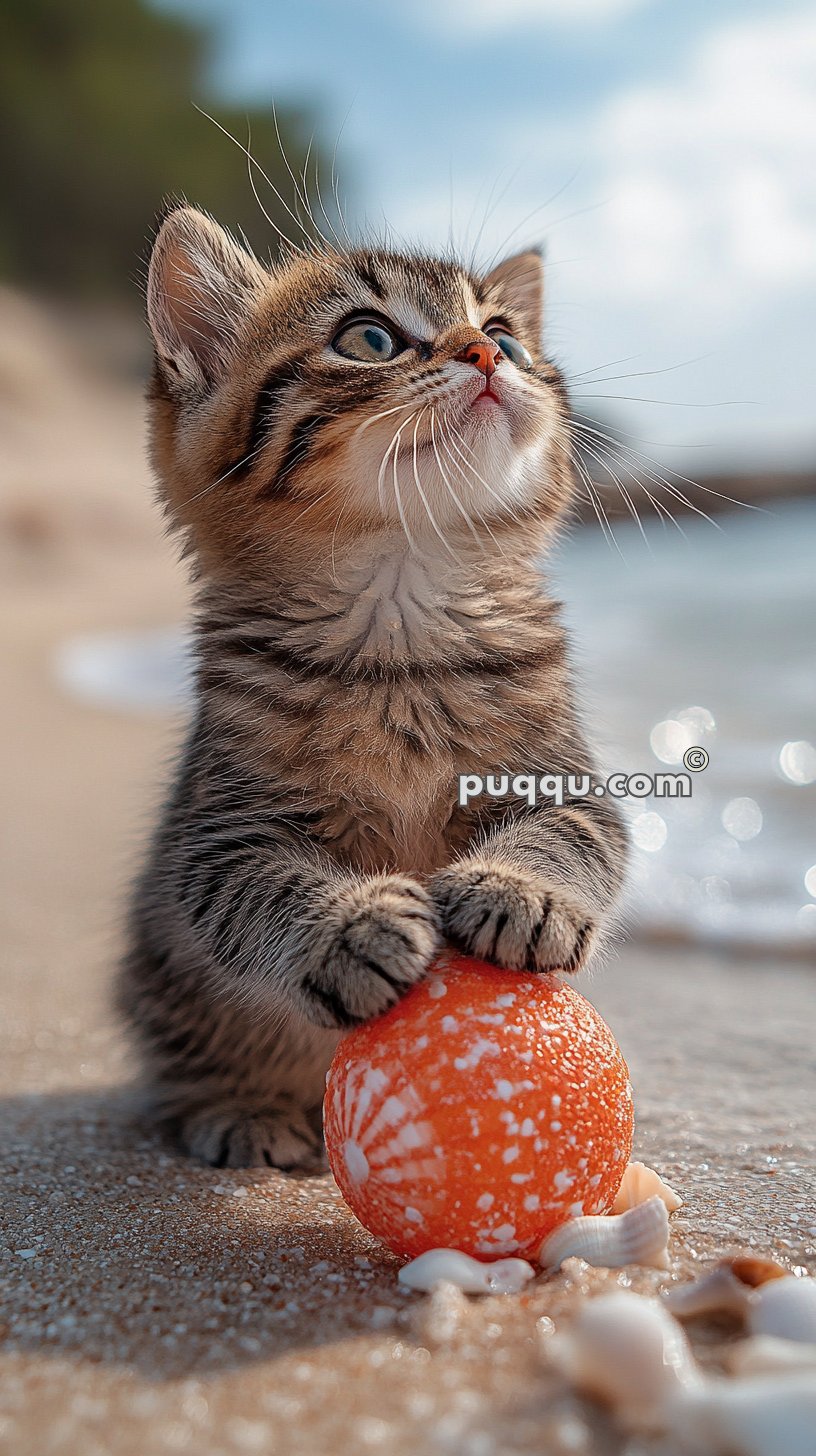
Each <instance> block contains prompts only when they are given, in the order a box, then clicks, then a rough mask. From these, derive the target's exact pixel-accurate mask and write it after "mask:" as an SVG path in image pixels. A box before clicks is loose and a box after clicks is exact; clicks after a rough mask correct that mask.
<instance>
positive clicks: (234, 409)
mask: <svg viewBox="0 0 816 1456" xmlns="http://www.w3.org/2000/svg"><path fill="white" fill-rule="evenodd" d="M540 295H541V270H540V262H539V260H538V258H537V257H536V256H535V255H529V254H524V255H521V256H520V257H519V258H515V259H510V260H508V262H507V263H505V264H503V265H500V267H499V268H498V269H496V270H495V271H494V272H493V273H492V274H490V275H488V276H487V277H484V278H480V277H476V276H473V275H471V274H469V273H468V272H467V271H466V270H464V269H462V268H461V267H459V266H458V265H457V264H455V263H453V262H451V261H449V260H436V261H435V260H431V259H427V258H423V257H413V256H409V255H400V254H389V253H384V252H375V251H369V252H360V253H353V252H352V253H349V254H337V253H330V252H328V251H325V252H314V253H309V254H308V255H298V256H292V257H290V258H289V259H287V260H286V261H285V262H284V263H283V264H282V265H281V266H280V267H279V268H278V270H277V271H276V272H275V273H268V272H266V271H265V270H263V269H262V268H261V267H260V265H259V264H258V263H256V262H255V260H254V259H252V258H251V257H250V256H249V255H248V254H246V253H245V252H244V251H243V250H242V249H239V248H238V247H237V245H236V244H234V243H233V242H232V241H231V240H230V239H229V237H228V236H227V235H226V234H225V233H223V232H222V231H221V229H219V228H217V227H216V225H215V224H214V223H212V222H211V221H210V220H209V219H207V218H205V217H204V216H203V215H202V214H199V213H195V212H193V211H191V210H190V209H187V208H183V209H180V210H178V211H176V212H174V213H171V215H170V216H169V218H168V219H167V220H166V221H165V223H164V225H163V227H162V230H161V232H160V234H159V237H158V240H157V242H156V245H155V248H154V253H153V259H152V262H151V274H150V290H149V313H150V322H151V326H152V329H153V333H154V338H155V343H156V364H155V370H154V376H153V384H152V388H151V426H152V450H153V460H154V465H155V468H156V471H157V475H158V479H159V482H160V488H161V495H162V500H163V502H164V505H165V508H166V510H167V512H168V515H169V518H170V520H171V522H172V524H173V526H174V527H175V528H176V529H177V530H178V531H179V532H180V533H181V534H182V536H183V539H184V542H185V547H186V550H187V552H188V554H189V555H190V557H191V558H192V561H193V567H194V575H195V578H196V583H197V598H196V611H195V619H194V631H195V642H196V659H197V688H198V692H197V699H198V706H197V712H196V715H195V721H194V723H193V725H192V727H191V730H190V734H189V739H188V742H187V746H186V749H185V752H184V755H183V759H182V762H181V763H180V765H179V769H178V773H177V776H176V781H175V785H174V788H173V792H172V794H171V796H170V798H169V801H168V803H167V806H166V808H165V811H164V814H163V816H162V820H161V823H160V825H159V827H158V830H157V832H156V835H155V837H154V841H153V844H152V847H151V850H150V853H149V856H148V858H147V862H146V865H145V867H144V870H143V872H142V875H141V877H140V879H139V882H138V885H137V887H136V891H135V894H134V897H133V903H132V912H131V929H130V943H129V951H128V955H127V957H126V960H125V964H124V967H123V971H122V975H121V979H120V1004H121V1007H122V1010H123V1012H124V1014H125V1015H126V1017H127V1018H128V1020H129V1021H130V1023H131V1026H132V1028H133V1030H134V1033H135V1035H136V1037H137V1040H138V1042H139V1044H140V1047H141V1050H142V1054H143V1059H144V1065H145V1071H146V1076H147V1079H148V1081H149V1083H150V1086H151V1088H152V1092H153V1098H154V1104H155V1106H156V1109H157V1111H158V1113H159V1114H160V1115H161V1116H164V1117H166V1118H168V1119H170V1120H172V1121H173V1123H174V1124H175V1125H176V1126H177V1128H178V1130H179V1132H180V1135H181V1138H182V1140H183V1142H184V1144H185V1145H186V1146H187V1147H188V1149H189V1150H190V1151H191V1152H192V1153H193V1154H194V1155H196V1156H199V1157H202V1158H204V1159H205V1160H207V1161H209V1162H211V1163H215V1164H228V1165H230V1166H237V1165H243V1164H254V1163H264V1162H265V1163H268V1164H271V1165H275V1166H281V1167H293V1166H299V1167H301V1166H305V1165H309V1164H311V1163H314V1164H317V1163H319V1161H320V1156H321V1149H322V1142H321V1136H320V1107H321V1100H322V1092H323V1083H324V1077H325V1071H326V1067H327V1065H328V1061H329V1058H330V1056H331V1054H332V1051H333V1048H334V1046H335V1045H336V1041H337V1038H338V1035H339V1034H340V1032H341V1031H342V1030H343V1029H344V1028H346V1027H349V1026H352V1025H355V1024H357V1023H358V1022H360V1021H362V1020H365V1019H367V1018H369V1017H371V1016H374V1015H376V1014H378V1013H379V1012H381V1011H383V1010H385V1009H386V1008H387V1007H388V1006H389V1005H391V1004H393V1002H394V1001H395V1000H396V999H397V998H398V997H399V996H400V995H401V994H402V993H403V991H404V990H405V989H406V988H407V987H408V986H410V985H411V984H412V983H413V982H415V981H416V980H417V979H418V978H419V977H421V976H422V975H423V974H424V973H425V970H426V968H427V966H428V964H429V961H430V960H431V959H432V957H433V955H434V953H435V952H436V950H437V948H438V947H439V946H440V945H441V944H442V942H443V940H444V939H445V938H447V939H449V940H451V941H453V942H454V943H456V944H458V945H460V946H462V947H464V948H466V949H469V950H472V951H474V952H475V953H477V954H479V955H483V956H485V957H486V958H487V959H490V960H493V961H495V962H496V963H497V964H499V965H505V966H516V967H529V968H531V969H534V970H545V969H547V968H550V967H556V966H558V967H562V968H564V969H566V970H570V971H572V970H578V969H580V968H581V967H582V966H583V965H584V964H585V963H586V961H587V959H588V957H589V956H590V954H591V953H592V950H593V949H594V947H595V945H596V944H597V942H598V940H599V938H600V936H601V933H602V930H603V926H604V922H605V921H607V919H608V916H609V912H610V910H611V909H612V906H613V903H614V900H615V897H616V894H617V892H618V889H619V886H620V882H621V877H622V874H623V870H624V865H625V859H626V844H625V836H624V833H623V830H622V828H621V823H620V820H619V817H618V815H617V812H616V810H615V808H614V806H613V805H612V804H611V803H610V802H609V801H608V800H606V799H604V798H596V797H594V796H593V795H590V796H589V797H586V798H582V799H580V800H576V802H575V803H574V804H570V805H564V806H563V807H562V808H558V807H556V806H544V807H541V808H538V809H536V810H529V809H527V808H526V807H525V806H523V805H520V804H519V803H518V802H516V801H513V800H509V799H508V800H499V801H489V800H483V801H478V800H477V801H474V802H472V803H471V804H470V805H469V806H468V807H467V808H460V807H458V805H457V794H456V787H457V777H458V775H459V774H461V773H472V772H483V773H498V772H501V771H502V770H510V771H514V772H518V771H522V770H523V771H525V772H526V771H529V772H538V773H545V772H547V773H552V772H558V771H562V772H575V773H590V774H592V773H593V772H594V765H593V763H592V758H591V754H590V752H589V750H588V748H587V746H586V743H585V741H584V738H583V735H582V731H581V728H580V726H579V724H578V720H577V715H576V712H575V709H574V706H573V694H572V685H571V677H570V670H569V665H568V661H567V656H566V644H565V637H564V632H563V629H562V627H561V625H560V621H559V614H558V609H557V606H556V605H555V604H554V603H553V602H552V601H551V600H550V599H549V598H548V596H547V594H546V591H545V588H544V585H543V582H542V577H541V571H540V564H539V563H540V555H541V552H542V551H543V549H544V547H545V546H546V544H547V542H548V541H549V540H550V538H551V537H552V535H553V533H554V531H555V530H556V529H557V526H558V523H559V521H560V519H561V517H562V516H563V513H564V511H565V509H566V507H567V504H568V502H569V496H570V490H571V470H570V463H569V462H570V444H569V417H568V407H567V401H566V395H565V392H564V389H563V386H562V384H561V381H560V377H559V375H558V373H557V371H556V369H555V368H554V366H553V365H552V364H551V363H549V362H548V361H547V360H546V359H545V358H544V357H543V355H542V354H541V352H540V346H539V331H540ZM357 309H365V310H367V311H370V312H371V313H373V314H376V315H377V316H382V317H385V318H386V319H390V320H392V322H393V323H394V324H395V325H396V326H397V329H398V331H399V333H400V334H401V336H402V338H403V339H404V341H405V343H406V347H405V349H404V351H403V353H402V354H400V355H398V357H397V358H396V359H394V360H393V361H392V362H389V363H387V364H373V365H372V364H359V363H356V362H352V361H350V360H348V359H345V358H341V357H340V356H339V355H337V354H336V353H334V352H333V351H332V349H331V341H332V338H333V337H334V334H335V332H336V330H337V328H338V327H339V325H340V324H341V323H342V322H343V320H344V319H346V318H347V317H348V315H349V314H351V313H352V312H353V311H354V310H357ZM496 320H500V322H501V327H502V328H504V329H506V330H507V331H508V332H512V333H513V334H515V336H516V337H517V338H518V339H520V340H521V342H522V343H523V344H525V345H526V347H527V349H528V350H529V352H530V354H531V356H532V364H531V366H530V368H529V369H523V368H521V367H519V368H517V367H516V365H515V364H512V363H511V362H510V361H509V360H508V359H505V358H504V357H502V358H501V360H500V362H499V363H498V366H497V369H496V373H495V375H494V376H493V382H494V383H495V387H496V389H497V390H499V391H500V397H501V405H500V407H497V408H490V409H489V410H488V409H486V408H485V409H484V410H480V409H479V407H477V405H476V403H475V401H476V394H477V392H479V391H481V389H482V387H483V385H484V376H483V375H482V374H480V372H479V370H478V369H474V367H473V365H472V364H468V363H467V362H463V361H462V360H460V359H457V355H459V354H462V353H463V352H464V351H466V348H467V346H468V345H470V344H471V343H472V341H473V340H474V338H475V339H477V340H479V339H482V340H484V338H485V334H484V331H483V327H489V326H490V324H491V321H496ZM406 421H408V422H409V426H408V428H406Z"/></svg>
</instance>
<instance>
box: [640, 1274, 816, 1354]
mask: <svg viewBox="0 0 816 1456" xmlns="http://www.w3.org/2000/svg"><path fill="white" fill-rule="evenodd" d="M663 1299H664V1301H665V1303H666V1304H667V1305H668V1308H669V1309H670V1310H671V1313H672V1314H673V1315H676V1317H677V1318H678V1319H694V1317H695V1316H696V1315H700V1314H735V1315H739V1316H740V1317H741V1318H742V1319H743V1320H744V1322H745V1325H746V1328H747V1330H748V1332H749V1333H750V1334H752V1335H773V1336H775V1337H776V1338H778V1339H784V1340H797V1341H799V1342H800V1343H802V1344H816V1280H814V1279H807V1278H804V1279H797V1278H796V1277H795V1276H794V1275H792V1274H790V1273H789V1272H788V1270H787V1269H783V1268H782V1265H781V1264H776V1263H775V1262H774V1261H773V1260H772V1259H756V1258H753V1257H746V1258H737V1259H726V1260H724V1261H723V1263H722V1264H719V1265H718V1266H717V1268H716V1269H713V1270H712V1272H711V1273H710V1274H705V1275H704V1276H703V1278H702V1279H697V1280H695V1281H694V1283H693V1284H681V1285H678V1286H677V1287H676V1288H674V1289H668V1290H666V1292H665V1293H664V1295H663Z"/></svg>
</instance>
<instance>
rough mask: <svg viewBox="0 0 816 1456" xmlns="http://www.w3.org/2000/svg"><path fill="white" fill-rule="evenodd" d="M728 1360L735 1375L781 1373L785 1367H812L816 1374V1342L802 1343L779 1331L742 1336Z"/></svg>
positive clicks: (732, 1348) (795, 1368) (731, 1350)
mask: <svg viewBox="0 0 816 1456" xmlns="http://www.w3.org/2000/svg"><path fill="white" fill-rule="evenodd" d="M726 1360H727V1364H728V1368H729V1370H730V1371H731V1373H732V1374H733V1375H779V1374H781V1373H782V1372H783V1371H785V1370H812V1371H813V1372H814V1375H816V1345H800V1344H799V1343H798V1342H797V1341H796V1340H781V1339H779V1338H778V1337H777V1336H776V1335H751V1336H750V1338H749V1339H747V1340H738V1341H737V1343H736V1344H735V1345H732V1346H731V1349H730V1350H729V1351H728V1353H727V1356H726Z"/></svg>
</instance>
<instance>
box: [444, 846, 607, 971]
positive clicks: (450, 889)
mask: <svg viewBox="0 0 816 1456" xmlns="http://www.w3.org/2000/svg"><path fill="white" fill-rule="evenodd" d="M431 893H432V895H433V897H434V899H435V901H436V903H437V905H438V907H439V915H440V920H441V923H442V930H443V932H444V933H445V935H447V936H448V938H449V939H450V940H451V941H453V943H454V944H455V945H458V946H459V947H460V948H461V949H462V950H464V951H467V952H468V953H469V954H470V955H475V956H480V957H481V958H482V959H483V960H487V961H493V962H494V963H495V964H496V965H498V966H505V967H507V968H508V969H510V970H528V971H554V970H562V971H570V972H572V971H579V970H581V968H582V967H583V966H584V965H585V964H586V961H587V959H588V956H589V953H590V951H591V948H592V943H593V941H594V938H595V924H594V921H593V920H592V918H591V917H590V916H589V915H587V913H586V911H585V910H584V909H582V908H581V906H580V905H579V903H578V902H577V901H576V900H575V899H573V898H572V897H571V896H570V895H569V894H568V893H567V892H566V891H565V890H563V889H561V888H560V887H559V886H556V885H549V884H547V883H546V882H545V881H544V880H542V879H540V878H539V877H538V876H536V875H532V874H528V873H527V872H526V871H525V870H522V869H517V868H516V867H515V866H513V865H507V864H503V863H501V862H500V861H491V860H481V861H469V862H468V863H467V864H458V865H451V866H450V868H449V869H446V870H442V871H441V872H440V873H439V874H438V875H437V876H436V877H435V879H434V880H433V882H432V884H431Z"/></svg>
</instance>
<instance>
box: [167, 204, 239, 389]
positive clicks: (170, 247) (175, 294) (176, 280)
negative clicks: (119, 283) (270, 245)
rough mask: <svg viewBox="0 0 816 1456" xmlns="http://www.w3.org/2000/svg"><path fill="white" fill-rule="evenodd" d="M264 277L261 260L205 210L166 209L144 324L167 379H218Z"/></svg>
mask: <svg viewBox="0 0 816 1456" xmlns="http://www.w3.org/2000/svg"><path fill="white" fill-rule="evenodd" d="M267 281H268V280H267V275H266V273H265V272H264V270H263V268H262V267H261V265H260V263H258V262H257V260H256V259H255V258H253V257H252V255H251V254H250V253H248V252H247V251H246V249H245V248H242V247H240V246H239V244H238V243H236V241H235V239H234V238H232V237H230V235H229V233H227V232H225V231H224V229H223V228H221V227H219V226H218V224H217V223H216V222H213V220H212V218H209V217H207V216H206V214H205V213H203V212H198V211H197V210H196V209H195V208H193V207H177V208H176V209H175V210H174V211H173V212H171V213H169V215H168V216H167V217H166V218H165V220H164V222H163V223H162V225H161V227H160V228H159V232H158V235H157V237H156V241H155V243H154V244H153V251H152V253H151V256H150V269H149V272H148V282H147V317H148V322H149V324H150V328H151V332H152V334H153V339H154V342H155V345H156V355H157V360H158V364H159V367H160V368H161V370H162V372H163V373H164V374H165V376H166V377H167V379H168V382H169V383H171V384H172V383H175V384H176V385H177V386H178V385H179V384H182V385H186V386H188V387H189V386H194V387H196V388H199V389H201V388H205V387H206V386H207V385H210V384H212V383H214V382H215V381H216V380H217V379H218V378H219V376H220V375H221V374H222V373H223V371H224V369H225V367H226V365H227V364H228V362H229V358H230V353H231V350H232V346H233V344H234V341H235V338H236V336H237V334H238V333H239V331H240V329H241V327H242V325H243V324H244V323H245V321H246V319H247V317H248V315H249V314H250V312H251V311H252V308H253V306H254V305H255V304H256V303H257V302H258V300H259V299H260V297H261V294H262V292H263V289H264V285H265V283H266V282H267Z"/></svg>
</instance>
